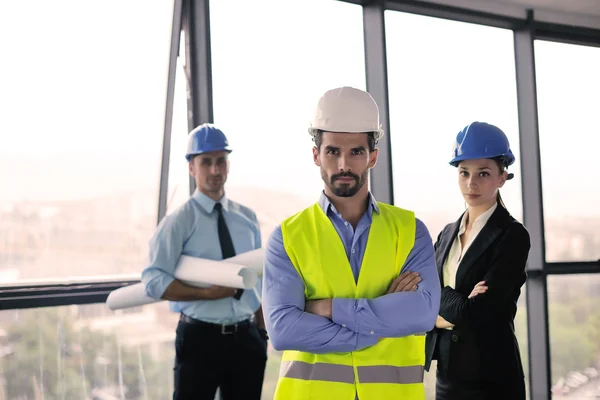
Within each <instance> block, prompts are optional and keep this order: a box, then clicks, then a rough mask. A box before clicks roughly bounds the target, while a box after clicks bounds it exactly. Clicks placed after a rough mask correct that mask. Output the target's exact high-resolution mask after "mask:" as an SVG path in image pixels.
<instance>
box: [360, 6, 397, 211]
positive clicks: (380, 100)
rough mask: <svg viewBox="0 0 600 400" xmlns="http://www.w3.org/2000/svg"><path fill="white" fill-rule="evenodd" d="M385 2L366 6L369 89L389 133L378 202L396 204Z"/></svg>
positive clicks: (379, 168)
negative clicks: (393, 180)
mask: <svg viewBox="0 0 600 400" xmlns="http://www.w3.org/2000/svg"><path fill="white" fill-rule="evenodd" d="M383 3H384V2H383V1H382V0H378V1H373V2H371V3H369V4H368V5H365V6H363V29H364V41H365V71H366V78H367V91H368V92H369V93H370V94H371V96H373V98H374V99H375V101H376V102H377V105H378V106H379V116H380V118H381V125H382V127H383V130H384V132H385V134H384V136H383V138H381V140H380V142H379V159H378V161H377V165H376V166H375V168H373V169H372V170H371V191H372V193H373V195H374V196H375V198H376V199H377V200H378V201H381V202H384V203H388V204H394V190H393V182H392V151H391V147H392V146H391V140H390V113H389V99H388V77H387V56H386V44H385V15H384V11H385V10H384V6H383Z"/></svg>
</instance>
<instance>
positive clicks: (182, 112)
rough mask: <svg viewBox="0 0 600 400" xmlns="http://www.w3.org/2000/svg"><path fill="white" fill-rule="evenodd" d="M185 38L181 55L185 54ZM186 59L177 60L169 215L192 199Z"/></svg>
mask: <svg viewBox="0 0 600 400" xmlns="http://www.w3.org/2000/svg"><path fill="white" fill-rule="evenodd" d="M184 36H185V35H181V42H182V46H181V49H180V53H179V54H185V43H184ZM184 65H185V57H184V56H179V57H178V59H177V74H176V76H175V101H174V104H173V125H172V129H171V156H170V159H169V195H168V197H167V214H170V213H171V212H172V211H174V210H176V209H177V208H178V207H179V206H181V205H183V204H184V203H185V202H186V201H187V200H188V199H189V197H190V173H189V167H188V162H187V160H186V159H185V152H186V148H187V134H188V120H187V87H186V77H185V76H186V75H185V69H184Z"/></svg>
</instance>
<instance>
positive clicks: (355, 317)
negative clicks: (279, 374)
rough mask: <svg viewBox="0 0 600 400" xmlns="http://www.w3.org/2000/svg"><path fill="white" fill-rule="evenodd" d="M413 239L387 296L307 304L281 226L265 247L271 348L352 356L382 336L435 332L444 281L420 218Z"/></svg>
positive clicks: (265, 296)
mask: <svg viewBox="0 0 600 400" xmlns="http://www.w3.org/2000/svg"><path fill="white" fill-rule="evenodd" d="M415 237H416V239H415V245H414V247H413V249H412V251H411V253H410V254H409V256H408V258H407V260H406V263H405V265H404V267H403V272H404V273H403V274H402V275H401V276H400V277H398V279H396V280H395V281H394V282H393V283H392V284H391V285H390V288H389V289H388V292H387V293H386V294H385V295H383V296H380V297H378V298H374V299H348V298H333V299H323V300H316V301H306V299H305V297H304V283H303V281H302V279H301V278H300V276H299V275H298V273H297V271H296V270H295V268H294V266H293V265H292V263H291V261H290V259H289V257H288V256H287V253H286V252H285V249H284V246H283V238H282V235H281V229H280V227H278V228H277V229H276V230H275V231H274V232H273V234H272V235H271V237H270V239H269V243H268V244H267V248H266V254H265V270H264V275H263V310H264V313H265V323H266V326H267V330H268V331H269V336H270V338H271V343H272V345H273V347H274V348H275V349H277V350H299V351H307V352H311V353H330V352H349V351H355V350H360V349H363V348H366V347H369V346H372V345H374V344H376V343H377V342H378V340H379V339H380V338H385V337H402V336H408V335H412V334H416V333H420V332H426V331H429V330H431V329H432V328H433V326H434V323H435V319H436V316H437V314H438V312H439V301H440V282H439V278H438V275H437V271H436V267H435V260H434V254H433V246H432V244H431V242H432V241H431V237H430V235H429V232H428V231H427V228H426V227H425V225H424V224H423V223H422V222H421V221H419V220H417V228H416V236H415ZM415 285H418V286H417V287H415Z"/></svg>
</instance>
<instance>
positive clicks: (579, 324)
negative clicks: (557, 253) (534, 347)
mask: <svg viewBox="0 0 600 400" xmlns="http://www.w3.org/2000/svg"><path fill="white" fill-rule="evenodd" d="M598 304H600V275H552V276H549V277H548V314H549V325H550V355H551V369H552V384H553V387H552V393H553V396H554V398H563V397H562V396H563V395H564V396H566V397H567V398H584V397H585V398H594V396H600V364H599V361H600V309H599V308H598Z"/></svg>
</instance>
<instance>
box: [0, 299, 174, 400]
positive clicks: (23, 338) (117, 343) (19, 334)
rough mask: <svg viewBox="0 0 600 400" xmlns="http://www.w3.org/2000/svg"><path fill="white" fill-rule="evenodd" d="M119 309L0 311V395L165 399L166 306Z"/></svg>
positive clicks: (169, 334)
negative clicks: (114, 310)
mask: <svg viewBox="0 0 600 400" xmlns="http://www.w3.org/2000/svg"><path fill="white" fill-rule="evenodd" d="M124 311H126V312H122V311H120V312H111V311H109V310H108V309H107V308H106V306H105V305H104V304H94V305H84V306H66V307H56V308H40V309H26V310H4V311H1V312H0V326H2V329H0V368H1V370H0V371H1V375H0V381H1V382H2V384H0V398H3V399H26V398H27V399H33V398H53V399H54V398H65V399H91V398H94V399H109V398H111V399H112V398H127V399H166V398H170V397H171V396H172V393H173V382H172V381H173V376H172V375H173V374H172V373H165V372H169V371H172V368H173V360H174V350H173V349H174V343H173V342H174V336H175V331H174V328H173V327H174V326H176V324H177V319H178V315H177V314H175V313H172V312H170V311H169V309H168V306H167V303H166V302H161V303H156V304H152V305H147V306H144V307H139V308H135V309H128V310H124Z"/></svg>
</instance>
